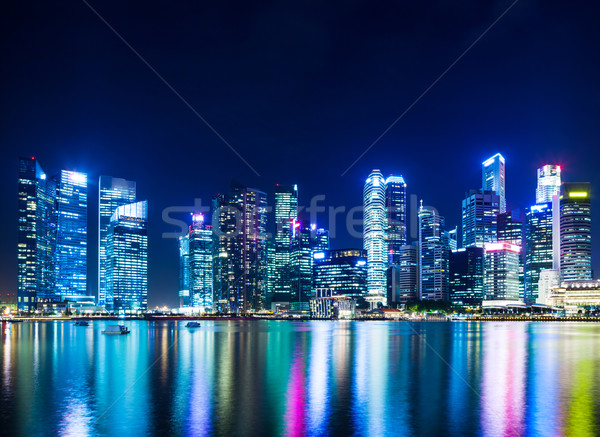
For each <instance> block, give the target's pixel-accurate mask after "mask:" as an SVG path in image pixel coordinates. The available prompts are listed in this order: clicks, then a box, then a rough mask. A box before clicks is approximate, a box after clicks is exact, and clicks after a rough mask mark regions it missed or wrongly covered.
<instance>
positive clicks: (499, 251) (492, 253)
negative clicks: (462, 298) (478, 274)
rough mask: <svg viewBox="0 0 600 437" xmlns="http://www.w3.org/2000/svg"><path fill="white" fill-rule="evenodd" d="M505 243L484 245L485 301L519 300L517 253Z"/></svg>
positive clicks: (518, 248) (512, 246)
mask: <svg viewBox="0 0 600 437" xmlns="http://www.w3.org/2000/svg"><path fill="white" fill-rule="evenodd" d="M520 252H521V248H520V247H519V246H517V245H516V244H511V243H508V242H506V241H499V242H496V243H488V244H486V245H485V300H519V253H520Z"/></svg>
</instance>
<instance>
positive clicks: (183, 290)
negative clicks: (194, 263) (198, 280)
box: [178, 233, 190, 308]
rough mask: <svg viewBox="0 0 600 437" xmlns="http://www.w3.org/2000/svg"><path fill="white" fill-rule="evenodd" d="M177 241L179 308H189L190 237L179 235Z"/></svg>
mask: <svg viewBox="0 0 600 437" xmlns="http://www.w3.org/2000/svg"><path fill="white" fill-rule="evenodd" d="M178 241H179V307H180V308H188V307H189V306H190V235H189V233H187V234H185V235H181V236H180V237H179V239H178Z"/></svg>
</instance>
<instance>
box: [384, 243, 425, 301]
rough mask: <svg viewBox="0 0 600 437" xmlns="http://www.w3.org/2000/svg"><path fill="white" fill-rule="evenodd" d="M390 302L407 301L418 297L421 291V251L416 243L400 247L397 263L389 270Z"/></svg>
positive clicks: (388, 296)
mask: <svg viewBox="0 0 600 437" xmlns="http://www.w3.org/2000/svg"><path fill="white" fill-rule="evenodd" d="M387 275H388V278H387V298H388V304H389V303H406V302H408V301H411V300H415V299H417V296H418V292H419V251H418V247H417V245H415V244H411V245H404V246H402V247H400V248H399V250H398V253H397V258H396V264H393V265H391V266H390V267H389V268H388V271H387Z"/></svg>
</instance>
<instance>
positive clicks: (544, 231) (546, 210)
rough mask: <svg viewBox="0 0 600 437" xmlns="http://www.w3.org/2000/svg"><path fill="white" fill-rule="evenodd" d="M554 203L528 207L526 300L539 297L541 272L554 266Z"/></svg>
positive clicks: (530, 300)
mask: <svg viewBox="0 0 600 437" xmlns="http://www.w3.org/2000/svg"><path fill="white" fill-rule="evenodd" d="M552 240H553V239H552V203H542V204H539V205H533V206H531V207H529V208H527V211H526V213H525V302H526V303H534V302H535V301H536V300H537V297H538V281H539V279H540V272H541V271H542V270H545V269H552V268H553V241H552Z"/></svg>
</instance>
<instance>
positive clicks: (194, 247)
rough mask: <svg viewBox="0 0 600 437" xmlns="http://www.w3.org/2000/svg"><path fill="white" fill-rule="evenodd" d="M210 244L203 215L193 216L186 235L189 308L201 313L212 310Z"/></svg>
mask: <svg viewBox="0 0 600 437" xmlns="http://www.w3.org/2000/svg"><path fill="white" fill-rule="evenodd" d="M212 243H213V239H212V227H211V226H210V225H207V224H206V223H205V221H204V214H201V213H196V214H193V215H192V225H191V226H190V229H189V234H188V250H189V254H188V262H189V306H190V307H192V308H194V309H196V310H198V311H202V312H210V311H212V308H213V253H212V252H213V250H212Z"/></svg>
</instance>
